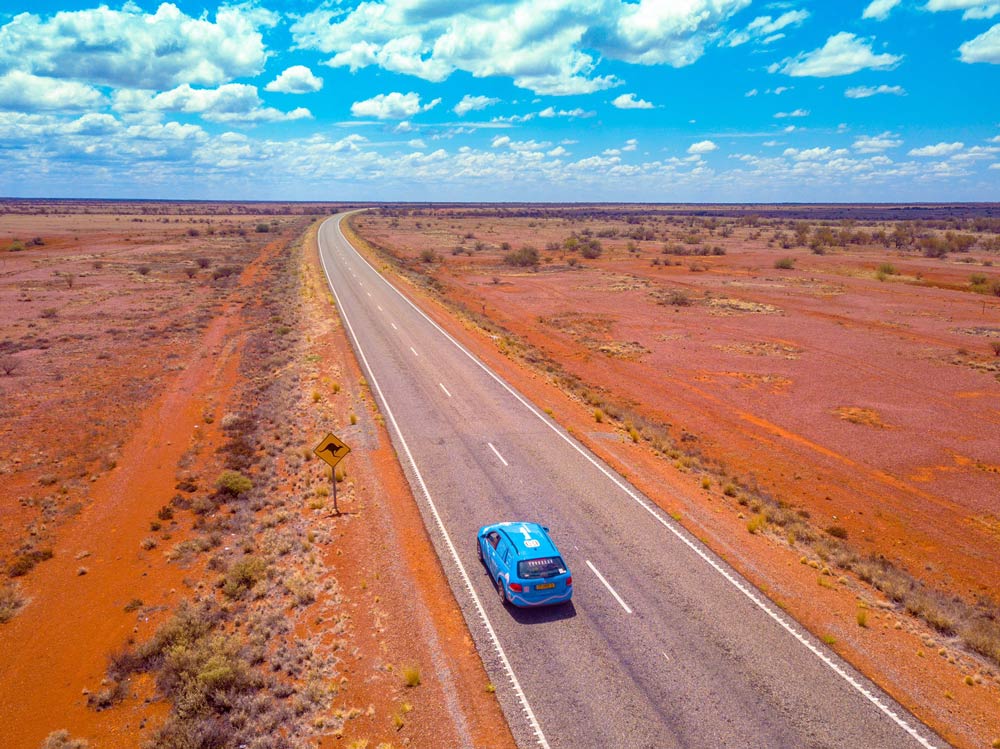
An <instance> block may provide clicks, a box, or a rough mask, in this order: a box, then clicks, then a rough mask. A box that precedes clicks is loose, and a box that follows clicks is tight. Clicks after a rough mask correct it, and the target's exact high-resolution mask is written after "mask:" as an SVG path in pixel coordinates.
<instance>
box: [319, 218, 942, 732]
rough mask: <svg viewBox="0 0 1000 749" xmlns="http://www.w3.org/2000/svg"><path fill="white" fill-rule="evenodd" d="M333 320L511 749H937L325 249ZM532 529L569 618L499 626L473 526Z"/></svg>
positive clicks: (348, 257)
mask: <svg viewBox="0 0 1000 749" xmlns="http://www.w3.org/2000/svg"><path fill="white" fill-rule="evenodd" d="M341 219H342V216H335V217H333V218H332V219H330V220H328V221H326V222H325V223H324V224H323V225H322V227H321V229H320V233H319V247H320V257H321V260H322V262H323V267H324V268H325V270H326V274H327V277H328V279H329V281H330V286H331V289H332V290H333V293H334V296H335V299H336V301H337V307H338V310H339V312H340V315H341V317H342V319H343V321H344V324H345V326H346V328H347V330H348V332H349V334H350V337H351V339H352V343H353V345H354V347H355V350H356V352H357V354H358V358H359V359H360V360H361V364H362V367H363V368H364V370H365V373H366V376H367V377H368V381H369V384H370V385H371V387H372V390H373V391H374V393H375V396H376V398H377V399H378V403H379V406H380V408H381V409H382V412H383V413H384V414H385V416H386V419H387V422H388V424H389V427H390V431H391V434H392V438H393V441H394V444H395V445H396V449H397V452H398V454H399V456H400V460H401V462H402V464H403V468H404V470H405V471H406V475H407V477H408V479H409V481H410V483H411V485H412V486H413V489H414V495H415V496H416V497H417V499H418V501H419V502H420V503H421V511H422V512H423V513H424V517H425V519H426V521H427V523H428V527H429V529H430V532H431V536H432V538H433V539H434V542H435V545H436V547H437V550H438V553H439V555H440V556H441V559H442V563H443V566H444V568H445V570H446V573H447V574H448V576H449V580H450V582H451V584H452V588H453V590H454V591H455V595H456V597H457V598H458V600H459V602H460V604H461V606H462V608H463V611H464V612H465V615H466V618H467V620H468V622H469V627H470V629H471V630H472V633H473V636H474V638H475V639H476V642H477V645H478V647H479V650H480V653H481V654H482V656H483V660H484V663H485V664H486V667H487V670H488V672H489V673H490V676H491V678H492V679H493V680H494V682H495V683H496V684H497V686H498V689H497V693H498V696H499V697H500V700H501V704H502V705H503V707H504V711H505V714H506V715H507V718H508V721H509V722H510V724H511V727H512V730H513V731H514V735H515V736H516V737H517V739H518V742H519V744H520V745H521V746H523V747H529V746H542V747H552V749H556V748H559V747H595V748H598V747H599V748H601V749H604V748H605V747H656V748H657V749H659V748H669V747H706V748H708V747H712V748H713V749H715V748H717V747H754V748H759V747H796V748H798V747H842V746H863V747H886V748H891V749H897V748H898V747H932V746H937V747H943V746H945V744H944V742H943V741H941V740H940V739H939V738H938V737H937V736H935V735H934V734H933V733H932V732H931V731H930V730H928V729H927V728H926V727H925V726H923V725H921V724H920V723H919V722H918V721H916V719H915V718H913V716H912V715H910V714H909V713H907V712H906V711H905V710H903V709H902V708H901V707H900V706H899V705H898V704H896V703H895V702H894V701H892V699H891V698H889V697H888V696H887V695H885V694H884V693H883V692H881V691H880V690H879V689H878V688H877V687H875V686H874V685H872V684H871V683H870V682H868V681H867V680H866V679H864V678H863V677H862V676H860V675H859V674H858V673H856V672H855V671H854V670H853V669H851V668H850V667H849V666H847V665H846V664H845V663H844V662H843V661H841V660H840V659H839V658H837V656H836V655H834V654H833V653H831V652H830V651H828V650H827V649H826V648H825V647H824V646H823V645H821V644H820V643H819V642H818V641H816V640H815V639H814V638H812V637H811V636H809V635H808V634H806V633H805V632H804V630H802V629H801V628H800V627H799V626H798V625H797V624H796V623H795V622H793V621H791V620H789V619H788V618H787V617H786V616H785V615H784V614H782V613H781V612H780V611H779V610H778V609H777V608H776V607H775V606H774V605H773V604H772V603H771V602H770V601H768V600H767V599H766V598H765V597H764V596H763V594H762V593H760V591H758V590H757V589H755V588H754V587H753V586H752V585H751V584H750V583H748V582H747V581H746V580H744V579H743V578H742V577H740V576H739V575H738V574H737V573H736V572H735V571H733V570H732V569H731V568H729V567H728V565H726V564H725V563H724V562H722V561H721V560H719V559H718V558H717V557H716V556H715V555H713V554H712V553H711V552H710V551H708V550H707V549H706V548H705V547H704V546H702V545H701V544H700V543H699V542H697V541H696V540H694V539H692V538H691V537H690V536H689V534H687V533H686V532H685V531H684V530H683V529H682V528H680V527H679V526H678V525H677V524H676V523H674V522H673V521H672V520H670V519H669V518H668V517H666V516H665V514H664V513H663V512H662V511H661V510H659V509H658V508H657V507H656V506H655V505H654V504H653V503H652V502H651V501H650V500H649V499H648V498H646V497H644V496H643V495H642V494H640V493H639V492H638V491H637V490H636V489H635V488H634V487H632V486H630V485H629V484H628V483H627V482H626V481H625V480H624V479H622V478H621V477H620V476H619V475H617V474H616V473H614V472H613V471H612V470H610V469H609V468H608V467H607V466H606V465H605V464H604V463H603V462H601V461H600V460H598V459H597V458H595V457H594V456H593V455H592V454H591V453H590V452H589V451H587V450H586V449H585V448H583V447H582V446H581V445H579V443H577V442H576V441H575V440H573V439H572V438H571V437H570V436H569V435H567V434H566V433H565V432H564V431H563V430H562V429H561V428H559V427H558V426H557V425H556V424H554V423H553V422H552V421H551V420H550V419H549V418H548V417H547V416H545V414H543V413H542V412H541V411H540V410H539V409H538V408H536V407H535V406H534V405H532V404H531V403H529V402H528V401H527V400H526V399H525V398H523V397H522V396H521V395H519V394H518V393H517V392H516V391H515V390H514V389H513V388H511V387H510V386H509V385H507V384H506V383H504V382H503V381H502V380H501V379H500V378H499V377H497V376H496V375H495V374H494V373H492V372H491V371H489V370H488V369H487V368H486V367H485V366H484V365H483V364H481V363H480V362H479V361H478V360H477V359H475V357H473V356H472V355H471V354H470V353H469V352H468V351H466V350H465V349H464V348H462V347H461V345H460V344H458V343H457V342H456V341H455V340H454V339H452V338H451V337H450V336H449V335H448V334H447V333H445V331H443V330H442V329H441V328H440V327H438V326H437V325H436V324H435V323H434V322H433V321H432V320H430V318H428V317H427V316H426V315H424V314H423V313H422V312H421V311H420V310H418V309H417V308H416V307H415V306H414V305H413V304H412V303H410V302H409V301H408V300H407V299H406V298H405V297H404V296H403V295H402V294H400V293H399V292H398V291H397V290H396V289H395V288H393V287H392V286H391V285H390V284H389V283H388V282H387V281H386V280H385V279H384V278H383V277H382V276H381V275H380V274H379V273H378V272H377V271H376V270H375V269H374V268H373V267H372V266H371V265H369V264H368V263H367V262H366V261H365V260H364V259H363V258H362V257H361V256H360V255H358V253H357V252H356V251H355V250H354V249H353V248H352V247H351V246H350V244H349V243H348V242H347V241H346V240H345V239H344V237H343V235H342V234H341V232H340V220H341ZM501 520H534V521H538V522H541V523H543V524H545V525H547V526H549V527H550V528H551V532H552V535H553V538H554V539H555V541H556V543H557V544H558V545H559V547H560V550H561V551H562V552H563V555H564V556H565V558H566V561H567V563H568V564H569V566H570V569H571V570H572V573H573V580H574V598H573V602H572V604H571V605H568V606H565V607H559V608H553V609H542V610H532V611H520V610H513V609H508V608H505V607H504V606H503V605H502V604H501V603H500V601H499V600H498V598H497V595H496V592H495V589H494V588H493V584H492V581H491V580H490V579H489V577H488V576H487V574H486V572H485V570H484V568H483V567H482V566H481V565H480V564H479V562H478V560H477V557H476V549H475V533H476V530H477V528H479V527H480V526H481V525H485V524H487V523H492V522H497V521H501Z"/></svg>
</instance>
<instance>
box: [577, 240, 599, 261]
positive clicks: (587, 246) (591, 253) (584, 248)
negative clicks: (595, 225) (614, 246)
mask: <svg viewBox="0 0 1000 749" xmlns="http://www.w3.org/2000/svg"><path fill="white" fill-rule="evenodd" d="M603 251H604V248H602V247H601V243H600V241H599V240H597V239H589V240H587V241H586V242H582V243H581V244H580V254H581V255H583V256H584V257H585V258H587V259H588V260H594V259H595V258H599V257H600V256H601V253H602V252H603Z"/></svg>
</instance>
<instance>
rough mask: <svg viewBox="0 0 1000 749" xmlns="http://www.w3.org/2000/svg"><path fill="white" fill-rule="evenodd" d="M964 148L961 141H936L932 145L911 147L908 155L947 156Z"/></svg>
mask: <svg viewBox="0 0 1000 749" xmlns="http://www.w3.org/2000/svg"><path fill="white" fill-rule="evenodd" d="M963 148H965V144H964V143H961V142H956V143H937V144H935V145H933V146H923V147H921V148H911V149H910V152H909V155H910V156H948V155H950V154H953V153H956V152H957V151H961V150H962V149H963Z"/></svg>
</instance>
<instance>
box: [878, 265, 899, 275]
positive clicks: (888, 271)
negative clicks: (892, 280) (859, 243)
mask: <svg viewBox="0 0 1000 749" xmlns="http://www.w3.org/2000/svg"><path fill="white" fill-rule="evenodd" d="M876 272H878V273H882V274H883V275H886V276H894V275H895V274H896V266H895V265H893V264H892V263H882V264H881V265H879V267H878V269H877V271H876Z"/></svg>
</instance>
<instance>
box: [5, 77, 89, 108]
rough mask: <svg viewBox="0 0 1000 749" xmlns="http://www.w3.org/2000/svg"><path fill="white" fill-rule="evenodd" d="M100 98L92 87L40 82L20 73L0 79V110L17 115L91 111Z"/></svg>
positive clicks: (42, 80) (58, 82)
mask: <svg viewBox="0 0 1000 749" xmlns="http://www.w3.org/2000/svg"><path fill="white" fill-rule="evenodd" d="M103 101H104V96H103V95H102V94H101V92H100V91H98V90H97V89H96V88H94V87H93V86H87V85H85V84H83V83H76V82H75V81H57V80H54V79H52V78H42V77H39V76H36V75H31V74H30V73H25V72H22V71H20V70H12V71H10V72H9V73H7V74H6V75H3V76H0V109H8V110H16V111H19V112H40V111H57V110H62V111H74V110H81V109H93V108H95V107H97V106H99V105H100V104H101V103H103Z"/></svg>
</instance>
